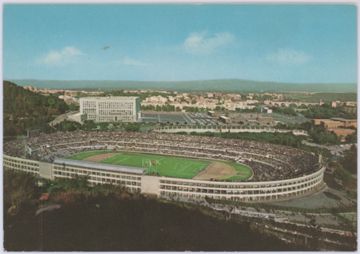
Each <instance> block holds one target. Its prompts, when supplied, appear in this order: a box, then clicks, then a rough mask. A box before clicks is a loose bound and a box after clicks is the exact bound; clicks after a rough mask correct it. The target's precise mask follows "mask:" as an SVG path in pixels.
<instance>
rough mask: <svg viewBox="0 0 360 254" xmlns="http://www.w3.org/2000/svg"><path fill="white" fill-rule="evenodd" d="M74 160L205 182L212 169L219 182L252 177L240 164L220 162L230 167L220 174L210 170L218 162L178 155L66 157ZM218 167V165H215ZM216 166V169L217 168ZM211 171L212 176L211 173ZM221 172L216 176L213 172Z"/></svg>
mask: <svg viewBox="0 0 360 254" xmlns="http://www.w3.org/2000/svg"><path fill="white" fill-rule="evenodd" d="M69 159H74V160H87V161H93V162H99V163H107V164H113V165H123V166H132V167H140V168H145V169H146V174H155V175H159V176H167V177H176V178H185V179H192V178H194V177H196V176H197V175H202V177H204V175H205V178H195V179H204V180H205V179H207V178H206V174H207V170H208V169H209V168H211V169H212V173H211V178H215V179H219V180H220V179H221V180H227V179H228V180H232V181H241V180H245V179H247V178H249V177H250V176H251V175H252V170H251V169H250V168H249V167H248V166H246V165H242V164H236V163H233V162H225V163H224V162H222V165H225V164H226V165H227V167H229V168H230V170H228V171H227V172H225V173H224V172H223V171H224V170H222V169H223V168H225V167H224V166H223V167H222V168H221V167H220V168H219V169H218V170H217V168H216V167H215V168H214V165H215V164H216V165H218V164H219V162H216V161H214V160H206V159H193V158H185V157H178V156H167V155H158V154H148V153H133V152H113V151H106V150H99V151H85V152H80V153H77V154H74V155H72V156H70V157H69ZM219 165H220V164H219ZM218 167H219V166H218ZM214 171H215V174H214ZM217 171H219V172H222V173H221V175H218V177H217V174H216V172H217Z"/></svg>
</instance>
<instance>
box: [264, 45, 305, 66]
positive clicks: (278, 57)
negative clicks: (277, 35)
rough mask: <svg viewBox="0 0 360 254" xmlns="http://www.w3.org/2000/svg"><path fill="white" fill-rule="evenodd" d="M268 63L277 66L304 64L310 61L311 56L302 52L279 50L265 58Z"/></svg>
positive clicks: (287, 49) (286, 49)
mask: <svg viewBox="0 0 360 254" xmlns="http://www.w3.org/2000/svg"><path fill="white" fill-rule="evenodd" d="M266 59H267V60H268V61H270V62H274V63H279V64H292V65H293V64H294V65H296V64H305V63H307V62H309V61H310V60H311V59H312V56H311V55H309V54H307V53H305V52H303V51H298V50H294V49H289V48H280V49H278V50H277V51H275V52H273V53H271V54H269V55H267V56H266Z"/></svg>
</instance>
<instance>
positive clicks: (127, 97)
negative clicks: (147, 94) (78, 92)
mask: <svg viewBox="0 0 360 254" xmlns="http://www.w3.org/2000/svg"><path fill="white" fill-rule="evenodd" d="M137 98H139V97H137V96H103V97H101V96H100V97H99V96H97V97H95V96H94V97H81V98H80V100H134V99H137Z"/></svg>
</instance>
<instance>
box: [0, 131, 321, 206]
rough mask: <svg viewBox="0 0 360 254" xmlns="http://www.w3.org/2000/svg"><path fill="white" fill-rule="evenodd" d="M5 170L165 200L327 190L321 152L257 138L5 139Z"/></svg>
mask: <svg viewBox="0 0 360 254" xmlns="http://www.w3.org/2000/svg"><path fill="white" fill-rule="evenodd" d="M4 153H5V154H4V157H3V158H4V168H5V169H10V170H20V171H25V172H29V173H32V174H35V175H37V176H39V177H42V178H46V179H58V178H74V177H76V176H87V177H88V181H89V182H90V183H91V184H117V185H121V186H123V187H125V188H127V189H128V190H129V191H133V192H140V193H144V194H148V195H156V196H158V197H163V198H185V199H203V198H205V197H207V198H212V199H225V200H232V201H240V202H264V201H276V200H287V199H293V198H297V197H301V196H304V195H309V194H311V193H314V192H317V191H319V190H321V189H323V188H324V187H325V183H324V181H323V175H324V171H325V167H324V166H323V163H322V159H321V156H316V155H315V154H313V153H309V152H305V151H303V150H300V149H295V148H289V147H285V146H280V145H273V144H268V143H262V142H254V141H245V140H238V139H223V138H218V137H199V136H191V135H178V134H165V133H155V132H150V133H140V132H104V131H92V132H88V131H87V132H85V131H75V132H56V133H52V134H43V133H42V134H39V135H37V136H33V137H28V138H25V139H18V140H13V141H9V142H5V143H4Z"/></svg>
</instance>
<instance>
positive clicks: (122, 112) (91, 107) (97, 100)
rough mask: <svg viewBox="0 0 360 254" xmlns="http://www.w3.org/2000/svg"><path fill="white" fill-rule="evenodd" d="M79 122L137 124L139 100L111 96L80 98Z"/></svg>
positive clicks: (137, 98)
mask: <svg viewBox="0 0 360 254" xmlns="http://www.w3.org/2000/svg"><path fill="white" fill-rule="evenodd" d="M80 115H81V120H82V121H85V120H93V121H94V122H137V121H139V119H140V98H139V97H131V96H129V97H125V96H111V97H84V98H80Z"/></svg>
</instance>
